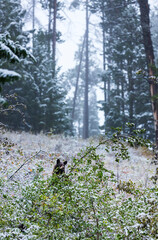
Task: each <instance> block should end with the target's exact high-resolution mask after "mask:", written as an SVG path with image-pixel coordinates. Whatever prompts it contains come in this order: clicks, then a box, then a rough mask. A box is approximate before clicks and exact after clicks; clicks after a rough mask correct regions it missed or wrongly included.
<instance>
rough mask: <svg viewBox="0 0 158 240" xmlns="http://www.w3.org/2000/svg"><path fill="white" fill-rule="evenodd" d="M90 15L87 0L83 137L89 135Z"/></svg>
mask: <svg viewBox="0 0 158 240" xmlns="http://www.w3.org/2000/svg"><path fill="white" fill-rule="evenodd" d="M88 40H89V17H88V0H86V64H85V95H84V116H83V118H84V119H83V138H84V139H86V138H88V136H89V109H88V85H89V46H88V44H89V41H88Z"/></svg>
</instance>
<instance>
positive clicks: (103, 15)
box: [102, 1, 107, 132]
mask: <svg viewBox="0 0 158 240" xmlns="http://www.w3.org/2000/svg"><path fill="white" fill-rule="evenodd" d="M104 24H105V12H104V1H102V34H103V71H104V74H103V78H102V80H103V83H104V102H105V103H106V101H107V87H106V85H107V83H106V77H105V70H106V62H105V29H104ZM105 105H106V104H105ZM106 113H107V112H106V107H105V106H104V128H105V132H106V126H105V122H106Z"/></svg>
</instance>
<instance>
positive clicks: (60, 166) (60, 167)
mask: <svg viewBox="0 0 158 240" xmlns="http://www.w3.org/2000/svg"><path fill="white" fill-rule="evenodd" d="M66 164H67V161H64V162H61V161H60V159H57V162H56V165H55V166H54V170H53V174H54V173H56V174H57V175H61V174H64V173H65V165H66Z"/></svg>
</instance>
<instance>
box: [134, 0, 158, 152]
mask: <svg viewBox="0 0 158 240" xmlns="http://www.w3.org/2000/svg"><path fill="white" fill-rule="evenodd" d="M138 3H139V8H140V20H141V27H142V32H143V40H144V48H145V54H146V61H147V64H148V73H149V78H150V79H151V80H150V81H149V83H150V93H151V98H152V110H153V116H154V126H155V140H156V146H157V147H158V103H157V100H156V99H155V100H154V98H153V97H154V96H155V95H157V94H158V86H157V83H156V82H155V81H154V80H152V79H154V78H153V76H154V75H155V72H154V69H155V60H154V51H153V44H152V39H151V31H150V18H149V11H150V9H149V3H148V0H138Z"/></svg>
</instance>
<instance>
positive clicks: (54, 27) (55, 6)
mask: <svg viewBox="0 0 158 240" xmlns="http://www.w3.org/2000/svg"><path fill="white" fill-rule="evenodd" d="M53 11H54V12H53V41H52V56H53V64H54V75H55V61H56V18H57V0H54V3H53Z"/></svg>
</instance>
